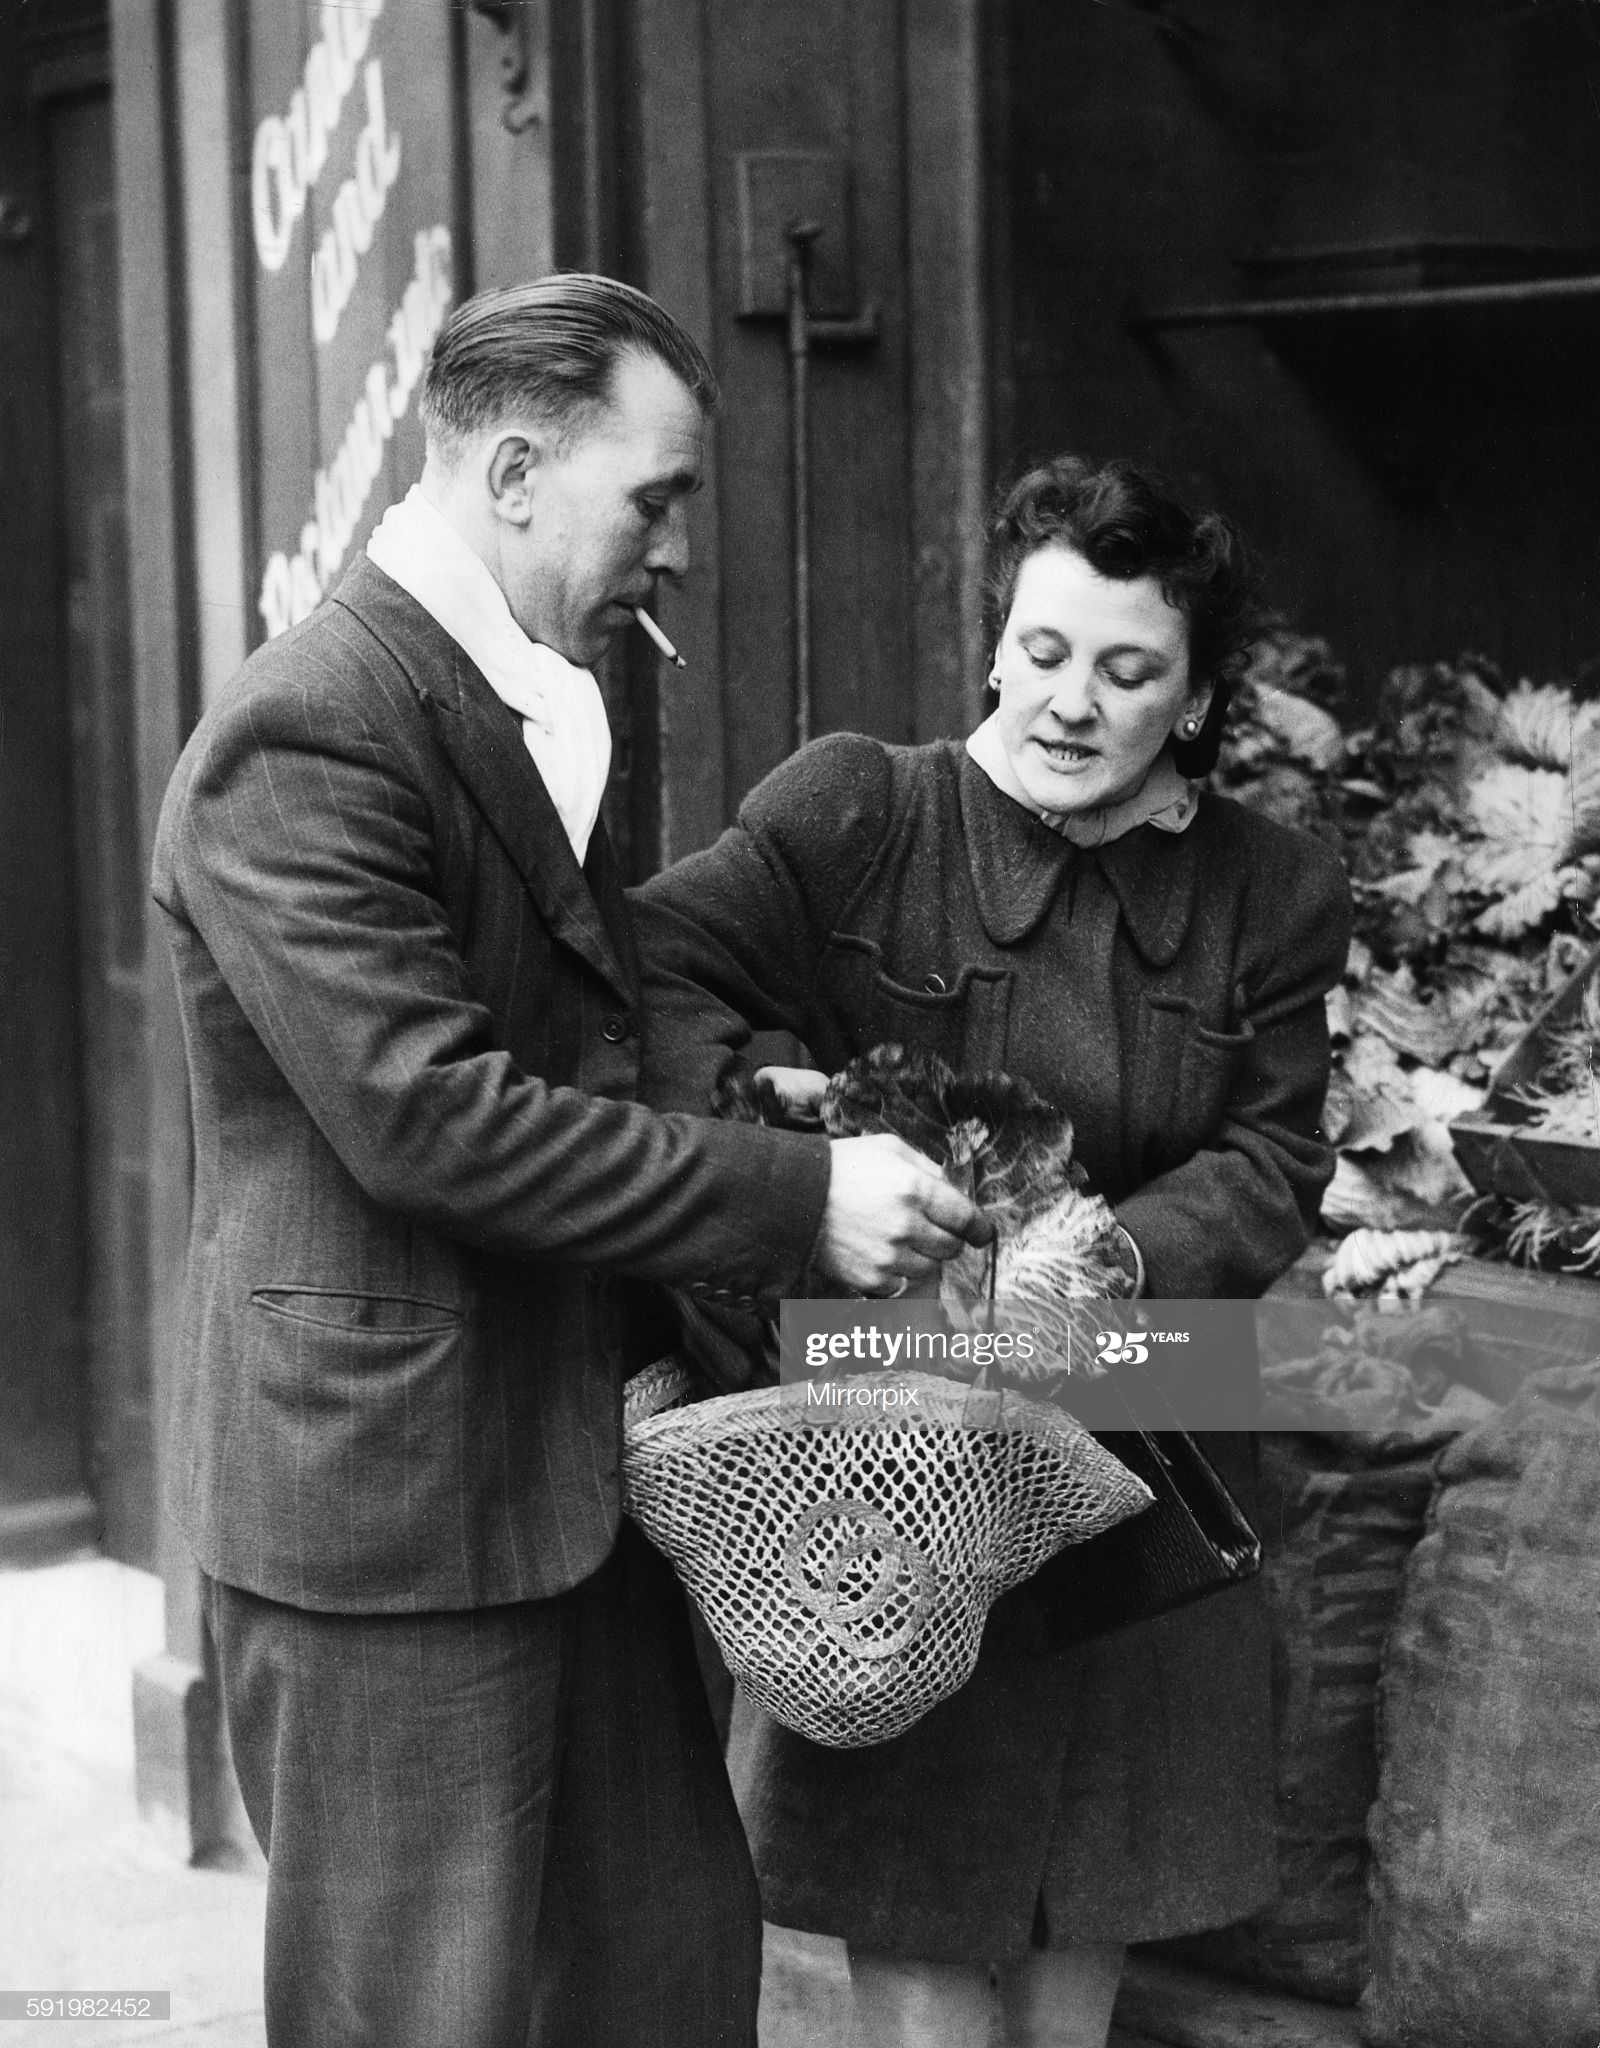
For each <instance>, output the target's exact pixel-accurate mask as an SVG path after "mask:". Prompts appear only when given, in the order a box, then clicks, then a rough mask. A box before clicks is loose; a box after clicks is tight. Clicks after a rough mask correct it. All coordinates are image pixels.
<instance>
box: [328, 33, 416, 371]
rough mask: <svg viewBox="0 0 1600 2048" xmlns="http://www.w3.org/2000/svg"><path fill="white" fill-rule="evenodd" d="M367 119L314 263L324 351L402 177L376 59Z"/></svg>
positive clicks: (369, 71) (371, 72) (396, 140)
mask: <svg viewBox="0 0 1600 2048" xmlns="http://www.w3.org/2000/svg"><path fill="white" fill-rule="evenodd" d="M366 82H367V119H366V125H365V126H364V127H363V129H362V130H361V133H360V135H359V136H358V137H357V138H356V170H355V176H354V177H351V178H346V179H345V181H344V183H343V184H342V185H341V186H340V187H339V189H338V191H337V192H336V193H335V194H334V199H333V206H332V208H331V209H330V211H331V214H332V222H331V225H330V226H329V227H328V228H327V229H326V231H325V232H324V234H323V237H322V240H321V241H320V242H319V243H318V245H317V253H316V255H315V256H314V257H313V258H312V259H311V331H312V333H313V334H315V335H316V337H317V339H318V341H320V342H321V343H322V344H323V345H324V346H326V345H327V343H329V342H330V341H332V339H333V337H334V336H335V335H336V334H337V333H338V331H339V322H340V320H341V318H342V317H343V315H344V309H345V307H346V306H348V305H349V303H350V299H351V295H352V294H353V293H354V291H355V288H356V278H357V275H358V273H359V270H360V262H359V259H360V258H361V257H363V256H365V255H366V253H367V251H368V250H369V249H370V248H371V247H372V237H373V234H374V231H375V230H376V228H377V225H378V222H379V221H380V220H381V219H382V218H383V209H384V206H385V204H386V203H387V201H388V197H389V188H390V187H391V186H392V185H393V183H394V181H395V179H396V178H398V177H399V175H400V138H399V136H398V135H391V134H390V133H389V126H388V119H387V116H386V114H385V111H384V104H383V66H382V65H381V64H380V63H379V62H378V60H377V58H376V57H374V58H373V60H372V62H371V63H370V64H369V65H368V66H367V69H366Z"/></svg>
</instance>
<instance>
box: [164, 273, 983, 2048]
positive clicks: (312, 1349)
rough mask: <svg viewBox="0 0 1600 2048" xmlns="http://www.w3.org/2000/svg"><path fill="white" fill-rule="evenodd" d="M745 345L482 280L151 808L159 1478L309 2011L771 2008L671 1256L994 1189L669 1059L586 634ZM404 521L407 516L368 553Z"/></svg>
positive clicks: (411, 2023)
mask: <svg viewBox="0 0 1600 2048" xmlns="http://www.w3.org/2000/svg"><path fill="white" fill-rule="evenodd" d="M713 395H714V387H713V384H712V380H711V373H710V371H709V369H708V367H707V366H706V363H705V361H704V358H703V357H702V356H701V354H700V352H699V350H698V349H697V348H696V347H695V345H694V343H693V342H692V341H691V340H690V339H689V338H688V336H686V335H685V334H684V333H683V332H682V331H681V329H679V328H678V327H677V326H676V325H675V324H674V323H673V322H672V321H671V320H670V319H669V318H668V317H667V316H666V315H665V314H664V313H662V312H661V311H660V309H659V308H657V307H655V306H654V305H653V304H652V303H651V302H650V301H649V300H647V299H644V298H643V297H641V295H639V294H637V293H634V292H630V291H629V290H628V289H627V288H626V287H624V286H620V285H616V284H613V283H611V282H609V281H607V280H604V279H595V278H580V277H565V278H563V277H556V278H549V279H545V280H543V281H541V282H540V283H539V284H536V285H531V286H526V287H519V288H518V289H517V290H515V291H511V292H501V293H492V294H485V295H483V296H482V297H481V298H479V299H477V300H473V301H469V302H468V303H467V304H466V305H465V306H463V307H461V308H460V309H458V311H457V313H456V315H455V316H454V317H453V319H452V320H451V322H450V323H449V324H448V326H447V327H446V329H445V331H444V333H443V334H442V335H441V337H440V340H439V342H438V344H437V345H436V348H435V352H434V358H433V361H432V364H431V366H430V369H429V373H428V382H427V387H426V393H425V402H424V419H425V423H426V426H427V429H428V460H427V468H426V470H425V473H424V478H423V483H422V486H421V489H420V492H414V493H412V495H411V497H410V498H409V499H408V500H407V501H406V503H405V505H403V506H401V507H398V508H396V509H395V510H394V511H392V512H391V513H390V514H389V515H388V517H387V518H386V519H385V521H384V524H383V526H382V527H381V528H380V530H379V533H378V535H376V536H375V537H374V540H373V543H372V545H371V550H370V554H371V559H366V558H364V559H362V560H361V561H359V562H357V563H356V565H355V566H354V567H353V569H352V570H351V571H350V573H349V574H348V576H347V577H346V578H345V580H344V582H343V583H342V584H341V585H340V587H339V589H338V591H337V592H336V593H335V595H334V596H333V598H332V600H331V601H330V602H328V603H326V604H324V605H323V606H322V607H321V608H320V609H319V610H318V611H317V612H316V613H314V614H313V616H312V617H311V618H310V619H308V620H306V621H305V622H304V623H303V624H302V625H300V626H297V627H295V628H293V629H292V630H291V631H290V632H289V633H287V634H285V635H284V636H283V637H282V638H280V639H277V640H274V641H272V642H270V643H269V644H268V645H267V646H266V647H265V648H263V649H262V650H260V652H258V653H257V654H256V655H255V656H254V657H253V658H252V659H251V660H250V661H249V662H248V663H247V664H246V666H245V668H244V670H243V672H242V674H241V675H240V676H239V678H238V679H237V680H236V682H235V683H234V685H233V686H232V687H231V688H230V689H229V691H228V692H227V693H226V694H225V695H224V697H223V699H222V700H221V701H220V702H218V703H217V704H215V705H214V706H213V707H211V709H209V710H208V712H207V713H206V716H205V717H204V718H203V719H202V721H201V723H200V725H199V728H198V729H197V731H196V733H195V735H194V737H193V739H192V740H191V742H190V744H189V746H188V747H187V748H186V749H185V751H184V755H183V758H182V760H181V762H180V763H179V766H178V769H177V772H176V774H175V775H174V778H173V781H172V785H171V788H170V790H169V792H168V796H167V801H166V805H165V808H164V810H163V814H162V821H161V828H160V833H159V837H158V842H157V851H156V862H155V878H154V879H155V892H156V896H157V899H158V901H159V902H160V904H161V906H162V908H163V910H164V911H165V913H166V918H167V924H168V932H169V936H170V939H171V944H172V950H173V958H174V963H175V970H176V975H177V983H178V991H179V999H180V1006H181V1012H182V1018H183V1026H184V1033H185V1042H186V1046H187V1051H188V1058H189V1071H190V1079H191V1088H192V1099H193V1110H194V1133H195V1194H194V1222H193V1234H192V1240H191V1246H190V1257H189V1268H188V1279H187V1289H186V1298H185V1312H184V1319H183V1325H182V1331H181V1336H180V1340H179V1348H178V1356H177V1359H176V1361H175V1367H174V1394H173V1412H172V1418H171V1421H172V1427H171V1433H170V1446H169V1482H170V1494H171V1505H172V1509H173V1512H174V1514H175V1515H176V1517H177V1520H178V1522H179V1525H180V1526H181V1528H182V1529H183V1531H184V1533H185V1534H186V1536H187V1538H188V1540H189V1541H190V1543H191V1544H192V1545H193V1548H194V1550H195V1553H196V1556H197V1557H198V1559H199V1562H200V1565H201V1567H202V1570H203V1572H204V1574H205V1590H206V1601H207V1612H208V1618H209V1621H210V1624H211V1628H212V1632H213V1636H214V1639H215V1642H216V1647H217V1653H218V1661H219V1667H220V1672H221V1678H222V1685H223V1690H224V1696H225V1699H226V1704H227V1711H228V1721H229V1728H230V1732H231V1735H232V1739H233V1744H234V1752H235V1757H236V1761H237V1763H238V1767H239V1774H240V1783H241V1786H242V1788H243V1791H244V1795H245V1803H246V1806H247V1808H248V1810H249V1814H250V1818H251V1822H252V1825H253V1826H254V1828H255V1830H256V1833H257V1834H258V1836H259V1837H260V1839H261V1842H262V1844H263V1847H264V1848H265V1849H266V1851H267V1856H268V1869H269V1880H268V1896H267V1953H266V2007H267V2025H268V2037H269V2040H270V2041H271V2042H272V2043H273V2044H274V2048H333V2044H339V2048H346V2044H354V2043H358V2042H359V2043H370V2044H373V2048H413V2044H415V2048H424V2044H426V2048H523V2044H524V2043H525V2042H533V2043H539V2044H545V2043H561V2044H578V2043H592V2044H594V2048H634V2044H638V2048H717V2044H728V2048H753V2044H754V2041H755V1997H756V1989H757V1985H758V1981H759V1954H760V1949H759V1944H760V1915H759V1905H758V1901H757V1898H756V1894H755V1886H754V1880H753V1877H752V1875H751V1871H750V1865H749V1859H748V1854H747V1852H746V1850H745V1847H744V1841H743V1836H742V1833H741V1831H740V1828H739V1823H738V1818H737V1815H736V1813H735V1812H734V1809H733V1806H732V1802H731V1799H730V1797H729V1794H728V1790H727V1784H726V1780H725V1778H724V1776H723V1774H722V1768H721V1759H720V1755H719V1753H718V1750H717V1745H716V1741H715V1737H714V1734H713V1732H712V1729H711V1725H710V1720H709V1715H708V1712H707V1708H706V1703H705V1700H704V1696H703V1694H702V1692H701V1689H700V1685H699V1678H698V1672H697V1669H696V1665H695V1661H694V1656H693V1652H692V1648H691V1645H690V1642H689V1639H688V1634H687V1626H686V1618H685V1612H684V1607H683V1601H682V1596H681V1594H680V1593H679V1591H678V1588H677V1586H676V1582H675V1581H674V1580H673V1579H672V1577H671V1575H670V1573H669V1572H668V1571H667V1570H666V1567H665V1566H664V1565H663V1563H662V1561H661V1560H660V1559H659V1558H658V1557H657V1556H656V1555H655V1553H654V1552H653V1551H651V1550H650V1549H649V1547H648V1546H647V1545H646V1544H645V1543H644V1542H643V1540H642V1539H641V1538H639V1537H638V1536H637V1535H636V1534H634V1533H632V1532H631V1531H629V1530H627V1529H626V1528H623V1529H621V1530H620V1532H619V1511H618V1460H619V1443H620V1388H621V1385H622V1382H623V1379H624V1378H625V1377H626V1376H627V1374H628V1373H629V1372H630V1371H632V1370H635V1369H637V1367H638V1366H640V1365H641V1364H643V1363H646V1362H647V1361H648V1359H649V1358H650V1357H651V1356H653V1355H656V1354H657V1353H658V1352H659V1351H660V1350H662V1349H664V1348H666V1347H667V1345H668V1344H669V1342H670V1331H665V1332H664V1331H663V1330H662V1329H661V1328H659V1327H658V1324H657V1321H656V1318H657V1316H658V1313H659V1312H658V1310H657V1308H656V1306H655V1300H654V1296H653V1295H652V1294H651V1292H650V1289H649V1288H648V1287H647V1286H646V1285H644V1284H643V1283H648V1282H672V1283H675V1284H678V1285H680V1286H685V1287H689V1288H691V1289H695V1290H699V1291H701V1292H702V1293H704V1294H707V1295H709V1296H710V1297H712V1298H720V1299H723V1300H727V1301H740V1302H746V1303H748V1302H751V1301H753V1300H755V1299H757V1298H762V1297H765V1298H771V1297H774V1296H777V1295H779V1294H781V1293H783V1292H784V1291H785V1290H786V1289H789V1288H792V1287H793V1286H794V1284H795V1283H796V1282H797V1280H798V1279H799V1276H800V1274H801V1272H802V1271H803V1269H804V1268H805V1267H806V1266H807V1264H808V1262H812V1261H814V1262H815V1263H817V1264H818V1265H819V1266H820V1267H821V1268H822V1269H823V1270H825V1271H827V1272H829V1273H830V1274H832V1275H833V1276H834V1277H835V1278H836V1279H838V1280H840V1281H842V1282H844V1283H845V1284H847V1285H849V1286H851V1287H854V1288H856V1289H859V1290H862V1291H867V1292H884V1291H892V1290H894V1289H896V1288H897V1287H898V1286H899V1285H900V1283H901V1282H902V1281H903V1280H904V1279H905V1278H907V1277H918V1276H920V1275H922V1274H923V1273H925V1272H927V1271H929V1270H931V1268H932V1265H933V1263H934V1262H935V1261H937V1260H938V1259H939V1258H942V1257H946V1256H948V1255H949V1254H950V1252H952V1251H953V1250H954V1249H955V1248H956V1245H957V1243H958V1240H959V1238H960V1236H961V1235H962V1234H963V1233H965V1234H967V1235H970V1236H974V1237H976V1236H977V1235H978V1234H979V1233H980V1232H981V1230H982V1226H981V1224H980V1223H979V1221H978V1219H977V1217H976V1214H975V1212H974V1211H973V1210H972V1209H971V1208H970V1206H969V1205H968V1204H967V1203H966V1202H964V1201H963V1200H962V1199H961V1198H960V1197H959V1196H958V1195H956V1194H955V1192H954V1191H953V1190H951V1189H949V1188H947V1187H945V1186H944V1185H943V1183H941V1182H940V1181H938V1179H937V1178H936V1177H934V1176H933V1175H932V1174H931V1170H930V1169H928V1168H927V1166H926V1164H925V1163H924V1162H922V1161H921V1160H920V1159H918V1158H917V1156H916V1155H915V1154H912V1153H910V1152H909V1151H907V1150H906V1149H905V1148H903V1147H900V1146H899V1145H898V1142H897V1141H895V1140H892V1139H876V1138H874V1139H860V1140H855V1141H852V1142H850V1143H848V1144H835V1145H831V1146H830V1145H829V1143H828V1142H827V1141H826V1140H823V1139H820V1138H809V1137H804V1136H798V1135H794V1134H789V1133H780V1132H773V1131H766V1130H760V1129H754V1128H751V1127H748V1126H732V1125H719V1124H716V1123H712V1122H706V1121H701V1120H698V1119H693V1118H682V1117H658V1116H655V1115H652V1114H650V1113H648V1112H646V1111H645V1110H643V1109H642V1108H640V1107H638V1106H637V1104H636V1102H635V1100H634V1095H635V1088H636V1081H637V1076H638V1069H639V1034H640V1030H641V1028H647V1020H644V1019H642V1018H641V1015H640V1009H639V996H638V974H637V965H636V961H635V958H634V953H633V948H632V943H631V939H630V934H629V929H628V922H627V917H626V912H625V905H624V901H623V897H622V893H621V888H620V885H619V880H618V876H617V873H616V869H615V866H614V863H613V860H612V856H611V852H610V849H609V847H608V844H607V841H606V835H605V830H604V827H603V825H601V824H600V823H599V822H598V817H597V813H598V806H599V799H600V791H601V789H602V788H603V785H604V779H605V767H606V762H607V760H608V758H609V734H608V733H607V732H606V730H605V721H604V714H603V710H602V709H601V708H600V707H599V700H598V693H597V692H596V691H595V687H594V683H593V678H592V676H590V675H589V674H588V673H587V670H588V666H589V665H590V664H592V663H593V662H594V661H595V660H597V659H598V657H599V655H600V654H601V653H602V652H603V650H604V648H605V645H606V643H607V641H608V640H609V639H610V637H611V636H612V635H613V634H614V633H615V632H616V631H617V630H619V629H620V628H621V627H622V626H624V625H625V624H626V623H627V621H628V619H629V617H630V615H631V610H632V607H633V606H634V605H636V604H638V603H639V602H641V601H642V600H643V598H644V597H646V596H647V595H648V592H649V589H650V587H651V584H652V582H653V580H654V578H655V577H656V576H658V575H662V574H666V575H675V574H680V573H681V572H682V570H683V569H684V568H685V566H686V564H687V542H686V528H685V501H686V499H687V497H688V495H689V493H690V492H691V491H693V489H694V488H695V487H696V485H697V484H698V481H699V477H700V471H701V464H702V460H703V452H702V440H703V430H704V423H705V417H706V414H707V413H708V411H709V409H710V406H711V404H712V402H713ZM380 565H382V566H380Z"/></svg>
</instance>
